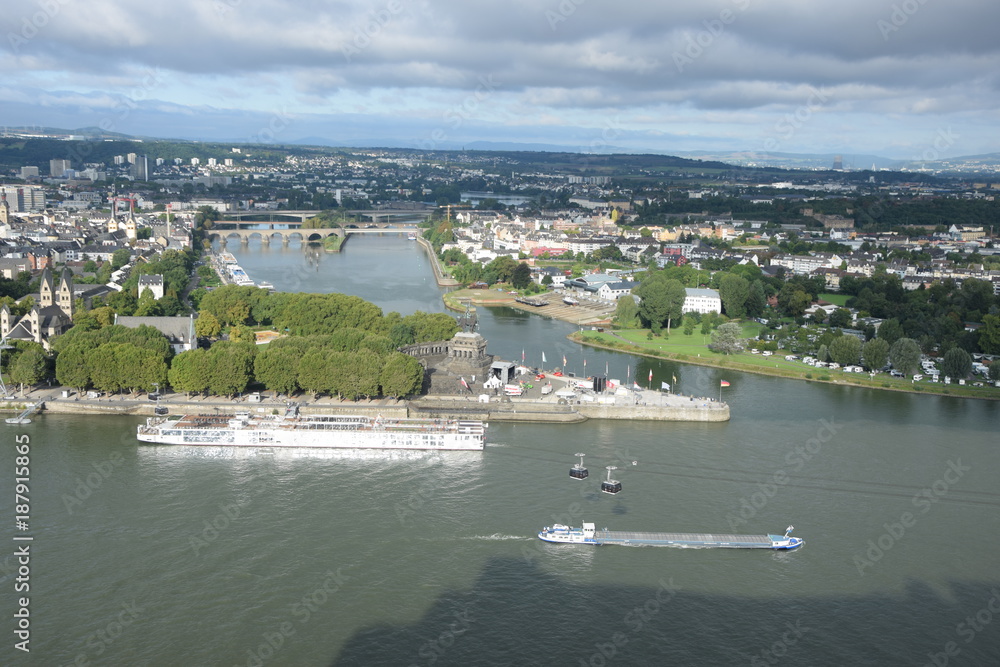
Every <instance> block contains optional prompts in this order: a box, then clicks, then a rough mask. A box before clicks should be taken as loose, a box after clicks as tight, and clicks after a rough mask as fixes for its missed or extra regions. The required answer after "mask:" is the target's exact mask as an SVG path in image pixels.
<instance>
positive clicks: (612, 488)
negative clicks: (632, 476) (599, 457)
mask: <svg viewBox="0 0 1000 667" xmlns="http://www.w3.org/2000/svg"><path fill="white" fill-rule="evenodd" d="M617 469H618V468H617V466H608V478H607V479H606V480H605V481H603V482H601V493H610V494H611V495H615V494H617V493H620V492H621V490H622V483H621V482H619V481H618V480H617V479H611V471H612V470H617Z"/></svg>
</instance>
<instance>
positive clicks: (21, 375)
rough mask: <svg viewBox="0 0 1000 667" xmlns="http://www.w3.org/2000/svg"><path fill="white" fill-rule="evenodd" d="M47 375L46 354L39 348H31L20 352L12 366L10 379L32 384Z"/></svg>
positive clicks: (21, 383)
mask: <svg viewBox="0 0 1000 667" xmlns="http://www.w3.org/2000/svg"><path fill="white" fill-rule="evenodd" d="M43 377H45V354H44V353H43V352H42V351H41V350H38V349H34V348H29V349H27V350H25V351H24V352H22V353H21V354H19V355H18V356H17V359H15V360H14V363H13V364H12V365H11V367H10V379H11V380H12V381H14V382H16V383H18V384H19V385H21V391H22V392H24V385H28V386H31V385H33V384H35V383H36V382H39V381H40V380H41V379H42V378H43Z"/></svg>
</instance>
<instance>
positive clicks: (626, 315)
mask: <svg viewBox="0 0 1000 667" xmlns="http://www.w3.org/2000/svg"><path fill="white" fill-rule="evenodd" d="M613 320H614V323H615V325H617V326H618V328H620V329H636V328H638V327H639V306H638V304H636V302H635V299H634V298H632V296H631V295H630V294H626V295H624V296H623V297H622V298H620V299H618V305H617V306H615V314H614V318H613Z"/></svg>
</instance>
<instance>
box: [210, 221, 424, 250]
mask: <svg viewBox="0 0 1000 667" xmlns="http://www.w3.org/2000/svg"><path fill="white" fill-rule="evenodd" d="M244 224H246V223H244ZM234 226H235V227H237V228H235V229H228V228H227V227H228V225H225V223H223V224H220V225H218V226H217V227H213V228H212V229H211V230H209V231H208V233H207V237H208V240H209V241H220V242H222V243H227V242H228V241H229V240H231V239H239V241H240V243H241V244H243V245H246V244H248V243H249V242H250V239H252V238H254V237H257V238H259V239H260V241H261V243H264V244H266V245H270V244H271V242H272V241H274V240H276V239H280V241H281V243H282V245H288V242H289V240H291V239H293V238H297V239H299V240H300V241H301V242H303V243H306V242H310V241H322V240H323V239H325V238H327V237H329V236H341V237H344V238H345V239H346V238H347V237H348V236H351V235H354V234H409V233H414V232H417V231H418V228H417V226H416V225H392V224H388V225H372V226H371V227H370V228H365V229H359V228H355V227H330V228H308V227H306V228H304V227H302V226H301V225H299V224H289V225H287V227H289V228H287V229H245V228H241V227H242V225H234ZM256 226H258V227H259V226H260V223H256ZM282 226H283V227H284V226H285V224H282Z"/></svg>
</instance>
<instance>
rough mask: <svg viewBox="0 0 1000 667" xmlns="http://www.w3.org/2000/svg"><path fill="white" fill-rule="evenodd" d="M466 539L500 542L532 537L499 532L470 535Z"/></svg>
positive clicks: (527, 539)
mask: <svg viewBox="0 0 1000 667" xmlns="http://www.w3.org/2000/svg"><path fill="white" fill-rule="evenodd" d="M463 539H466V540H482V541H484V542H502V541H506V540H526V541H533V540H534V538H533V537H530V536H527V535H501V534H500V533H493V534H492V535H470V536H468V537H466V538H463Z"/></svg>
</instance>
